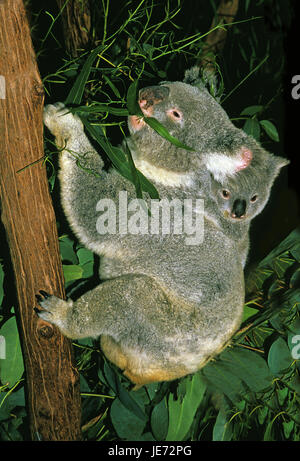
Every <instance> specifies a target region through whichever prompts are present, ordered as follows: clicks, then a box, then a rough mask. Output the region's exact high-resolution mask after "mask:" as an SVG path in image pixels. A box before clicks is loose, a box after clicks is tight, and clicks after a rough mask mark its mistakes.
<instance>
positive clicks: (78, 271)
mask: <svg viewBox="0 0 300 461" xmlns="http://www.w3.org/2000/svg"><path fill="white" fill-rule="evenodd" d="M63 272H64V278H65V283H68V282H71V281H72V280H79V279H81V278H82V276H83V269H82V267H80V266H78V265H75V264H63Z"/></svg>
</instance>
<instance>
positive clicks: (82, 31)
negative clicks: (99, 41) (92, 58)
mask: <svg viewBox="0 0 300 461" xmlns="http://www.w3.org/2000/svg"><path fill="white" fill-rule="evenodd" d="M56 2H57V5H58V7H59V9H60V10H62V14H61V18H62V23H63V33H64V38H65V45H66V49H67V50H68V52H69V53H70V55H71V56H73V57H77V56H78V53H79V51H80V50H84V49H85V48H86V46H87V45H88V43H89V40H90V31H91V12H90V6H89V0H83V1H82V0H80V1H79V0H69V2H68V3H67V4H66V5H65V7H64V8H63V6H64V4H65V3H66V2H65V0H56Z"/></svg>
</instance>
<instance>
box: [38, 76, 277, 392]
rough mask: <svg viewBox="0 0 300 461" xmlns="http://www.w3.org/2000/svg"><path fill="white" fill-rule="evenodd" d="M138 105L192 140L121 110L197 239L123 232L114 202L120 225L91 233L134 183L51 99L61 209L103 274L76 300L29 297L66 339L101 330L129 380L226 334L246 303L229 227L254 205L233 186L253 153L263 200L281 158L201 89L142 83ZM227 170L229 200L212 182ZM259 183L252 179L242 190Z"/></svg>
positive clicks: (192, 365) (147, 378) (164, 372)
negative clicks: (187, 206) (187, 214)
mask: <svg viewBox="0 0 300 461" xmlns="http://www.w3.org/2000/svg"><path fill="white" fill-rule="evenodd" d="M139 104H140V107H141V110H142V111H143V113H144V115H145V116H146V117H155V118H157V119H158V120H159V121H160V122H161V123H163V125H164V126H165V127H166V128H167V129H168V130H169V132H170V133H171V134H172V135H173V136H175V137H177V138H178V139H179V140H180V141H182V142H183V143H185V144H186V145H188V146H190V147H191V148H192V149H193V150H186V149H183V148H179V147H176V146H175V145H173V144H170V143H169V142H168V141H167V140H165V139H164V138H162V137H160V136H159V135H158V134H157V133H156V132H154V131H153V130H152V129H150V127H149V126H148V125H147V124H146V123H145V121H144V120H143V119H142V118H140V117H137V116H134V115H132V116H129V119H128V125H129V131H130V134H131V135H130V137H129V138H128V139H127V143H128V145H129V147H130V149H131V152H132V155H133V158H134V161H135V164H136V166H137V167H138V168H139V169H140V171H141V172H142V173H143V174H144V175H145V176H146V177H147V178H148V179H150V180H151V181H153V182H154V184H155V186H156V187H157V190H158V192H159V196H160V198H161V200H164V199H165V200H170V199H172V200H174V199H176V200H178V201H179V203H185V202H184V201H185V200H186V201H187V200H190V202H189V203H191V202H192V206H191V209H192V211H194V212H195V213H194V216H193V220H192V223H195V222H196V224H198V225H199V222H200V223H201V224H202V225H203V230H204V235H203V240H202V241H201V242H200V243H199V242H198V243H197V244H187V242H186V238H187V236H188V234H189V233H188V232H187V231H186V230H184V231H183V232H181V233H180V232H179V233H178V232H175V227H173V228H171V231H170V232H169V233H164V232H161V231H160V232H157V233H151V232H141V233H134V234H132V233H129V232H126V231H124V224H125V223H124V215H123V214H122V213H121V212H120V208H118V207H117V208H118V209H119V211H118V212H116V213H115V215H114V216H117V221H118V224H119V226H115V228H114V229H110V231H109V232H107V233H101V232H99V211H103V207H102V205H103V203H102V202H101V203H100V202H99V200H100V199H102V198H106V199H107V200H108V201H107V202H105V203H106V204H107V205H108V204H111V203H116V204H117V205H120V202H121V198H120V191H121V192H124V193H126V197H127V198H129V199H134V198H135V190H134V187H133V185H132V184H131V183H130V182H129V181H128V180H127V179H125V178H123V177H122V176H120V175H119V174H118V173H117V172H116V171H115V170H114V169H109V170H108V171H106V170H105V169H104V162H103V160H102V159H101V157H100V156H99V154H98V153H97V152H96V150H95V149H94V148H93V146H92V144H91V143H90V141H89V139H88V138H87V136H86V135H85V133H84V128H83V124H82V122H81V121H80V119H79V118H78V117H77V116H75V115H72V114H71V113H69V112H68V110H67V109H66V108H65V107H64V106H63V105H62V104H60V103H58V104H56V105H50V106H47V107H46V108H45V115H44V121H45V124H46V126H47V127H48V128H49V130H50V131H51V132H52V134H53V135H54V136H55V140H56V144H57V146H58V147H59V148H61V149H62V152H61V154H60V173H59V176H60V183H61V197H62V204H63V208H64V211H65V214H66V216H67V218H68V221H69V223H70V227H71V228H72V230H73V231H74V233H75V234H76V235H77V237H78V239H79V240H80V241H81V242H82V243H83V244H84V245H85V246H86V247H87V248H89V249H91V250H92V251H93V252H94V253H96V254H98V255H100V256H101V262H100V278H101V283H100V284H99V285H98V286H97V287H96V288H94V289H92V290H91V291H89V292H87V293H85V294H84V295H82V296H81V297H80V298H79V299H77V300H76V301H73V300H71V299H70V300H68V301H65V300H62V299H59V298H57V297H56V296H53V295H49V294H48V293H46V292H45V291H44V290H41V291H40V293H39V294H38V295H37V301H38V303H39V305H40V306H41V307H42V309H43V310H40V311H39V316H40V317H41V318H43V319H44V320H46V321H48V322H50V323H53V324H54V325H56V326H58V327H59V329H60V330H61V332H62V333H63V334H64V335H66V336H67V337H69V338H73V339H78V338H84V337H93V338H98V337H99V336H100V337H101V347H102V350H103V352H104V354H105V355H106V356H107V358H108V359H109V360H111V361H112V362H113V363H114V364H116V365H117V366H118V367H119V368H121V369H122V370H123V373H124V375H125V376H126V377H127V378H129V379H130V380H131V381H132V382H133V383H134V384H135V385H136V387H139V386H141V385H144V384H147V383H150V382H157V381H168V380H173V379H177V378H180V377H182V376H185V375H187V374H190V373H194V372H196V371H197V370H199V369H200V368H201V367H203V366H204V365H205V364H206V363H207V362H208V361H209V360H210V359H211V358H212V357H214V356H215V355H216V354H218V353H219V352H220V351H221V350H222V349H223V348H224V347H225V346H226V344H227V343H228V342H229V341H230V339H231V337H232V335H233V334H234V333H235V331H236V330H237V329H238V327H239V325H240V322H241V318H242V312H243V305H244V276H243V258H244V256H243V257H242V256H241V254H240V253H241V249H240V244H239V242H238V243H237V240H238V239H236V238H235V235H234V232H235V233H236V235H237V236H238V237H239V239H240V240H242V238H241V235H240V234H241V233H242V232H241V233H240V234H239V232H238V230H236V229H239V226H240V227H241V228H242V226H243V225H244V224H245V226H246V225H247V224H246V223H247V220H248V221H249V220H250V218H251V217H252V216H254V214H255V213H256V212H257V213H258V212H259V211H260V207H261V208H262V207H263V205H264V203H263V201H262V202H261V205H260V207H258V208H257V209H256V211H254V210H250V207H249V210H248V209H247V208H246V206H245V203H244V200H246V198H245V195H244V194H246V193H247V194H248V193H249V191H250V189H247V191H246V190H245V191H244V190H243V184H244V182H242V183H241V187H240V188H238V189H234V187H235V179H236V178H239V176H237V175H238V174H242V173H244V172H245V171H246V169H248V168H249V167H250V166H251V167H252V165H253V168H255V165H256V162H257V164H259V165H260V164H264V165H265V166H266V174H265V176H263V177H262V180H263V181H265V183H266V184H268V186H267V189H268V190H267V192H266V196H265V197H264V199H263V200H267V198H268V195H269V192H270V188H271V185H272V183H273V181H274V179H275V177H276V176H277V174H278V173H279V171H280V168H281V167H282V166H283V165H284V164H285V163H286V162H285V160H284V159H279V158H277V157H273V156H271V154H268V153H266V152H265V151H264V150H263V149H262V148H261V147H260V146H259V145H257V144H255V142H254V140H252V138H251V139H250V138H249V137H248V136H247V135H246V134H245V133H243V132H241V131H240V130H238V129H236V128H235V127H234V126H233V125H232V123H231V122H230V120H229V118H228V116H227V114H226V113H225V112H224V111H223V109H222V108H221V107H220V106H219V104H218V103H217V102H216V101H215V100H214V99H213V98H212V97H211V96H210V95H209V93H208V92H207V91H206V90H205V91H204V89H199V88H196V87H193V86H191V85H189V84H186V83H183V82H173V83H168V82H164V83H162V84H161V85H158V86H157V87H148V88H145V89H143V90H141V91H140V94H139ZM262 159H263V160H262ZM78 160H80V163H81V162H84V168H79V167H78ZM271 166H272V168H271ZM87 169H88V170H89V172H88V173H87V171H86V170H87ZM91 172H92V173H93V172H94V173H95V174H90V173H91ZM264 172H265V171H264ZM250 176H251V175H250ZM250 176H249V181H250ZM257 177H259V176H257ZM228 178H230V181H231V179H232V184H231V183H230V184H228V186H227V184H226V190H228V192H229V193H230V194H232V197H235V195H234V194H235V191H236V190H238V198H237V199H236V200H234V201H233V203H232V205H230V202H229V201H228V200H227V202H226V204H227V205H225V204H224V203H223V202H222V201H221V200H220V192H219V186H218V184H219V185H221V186H220V187H223V188H225V185H223V184H225V182H226V181H227V180H228ZM243 181H244V180H243ZM246 182H247V181H246ZM246 182H245V183H246ZM255 185H256V183H254V186H255ZM224 190H225V189H224ZM261 192H262V191H261V188H259V190H256V188H255V187H254V188H253V189H251V194H252V195H251V194H250V195H251V197H250V199H251V198H252V197H253V196H254V195H257V196H258V195H260V194H261ZM262 196H263V194H262ZM221 198H222V197H221ZM197 200H200V201H201V200H204V210H203V209H202V210H201V209H200V210H199V208H197V206H196V205H195V201H197ZM237 200H238V201H237ZM99 203H100V205H99ZM251 213H252V214H251ZM199 216H201V219H202V220H200V221H197V219H198V218H199ZM242 220H244V221H243V222H244V224H242ZM117 227H118V229H117ZM243 232H244V229H243ZM243 235H244V234H243ZM243 251H244V250H243Z"/></svg>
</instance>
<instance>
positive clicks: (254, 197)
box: [250, 194, 257, 203]
mask: <svg viewBox="0 0 300 461" xmlns="http://www.w3.org/2000/svg"><path fill="white" fill-rule="evenodd" d="M256 200H257V194H255V195H253V197H251V199H250V202H251V203H254V202H256Z"/></svg>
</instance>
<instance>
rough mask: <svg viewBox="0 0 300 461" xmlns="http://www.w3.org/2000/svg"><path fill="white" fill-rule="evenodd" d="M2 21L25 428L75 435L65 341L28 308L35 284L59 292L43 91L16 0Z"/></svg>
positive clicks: (75, 403)
mask: <svg viewBox="0 0 300 461" xmlns="http://www.w3.org/2000/svg"><path fill="white" fill-rule="evenodd" d="M0 23H1V31H0V74H1V76H2V78H1V79H0V85H1V84H2V91H0V107H1V114H0V198H1V219H2V221H3V224H4V227H5V230H6V234H7V240H8V244H9V247H10V254H11V260H12V265H13V269H14V274H15V285H16V292H17V297H18V311H17V317H18V323H19V330H20V337H21V344H22V350H23V356H24V362H25V373H26V384H27V394H26V395H27V407H28V413H29V420H30V432H31V436H32V438H33V439H35V440H79V439H80V438H81V433H80V414H81V410H80V393H79V379H78V372H77V371H76V369H75V367H74V363H73V355H72V346H71V343H70V341H69V340H67V339H66V338H64V337H63V336H62V335H61V334H60V333H59V332H58V330H57V329H56V328H54V327H53V326H52V325H49V324H47V323H46V322H44V321H42V320H41V319H39V318H38V317H37V315H36V313H35V312H34V307H35V306H36V301H35V294H36V293H38V291H39V290H41V289H42V290H45V291H47V292H49V293H51V294H55V295H57V296H59V297H62V298H63V297H64V285H63V273H62V265H61V260H60V255H59V247H58V236H57V228H56V220H55V215H54V211H53V207H52V203H51V197H50V194H49V189H48V181H47V176H46V169H45V165H43V164H42V162H36V161H37V160H38V159H40V158H42V157H43V155H44V154H43V122H42V111H43V100H44V94H43V87H42V83H41V80H40V76H39V73H38V69H37V65H36V61H35V54H34V51H33V47H32V43H31V37H30V30H29V26H28V21H27V18H26V13H25V9H24V5H23V2H22V0H1V1H0ZM4 79H5V87H6V89H5V90H4V85H3V81H4ZM34 162H36V163H34ZM27 165H29V166H28V167H27V168H25V169H23V168H24V167H25V166H27ZM20 170H21V171H20Z"/></svg>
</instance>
